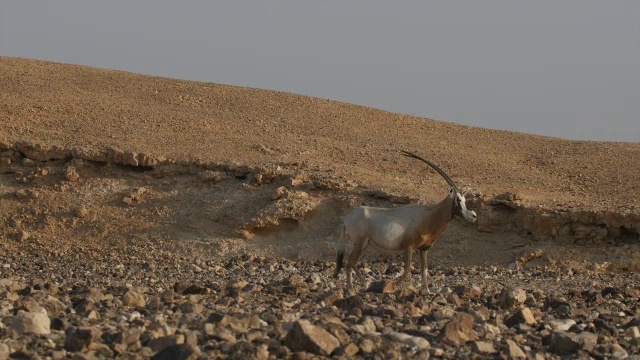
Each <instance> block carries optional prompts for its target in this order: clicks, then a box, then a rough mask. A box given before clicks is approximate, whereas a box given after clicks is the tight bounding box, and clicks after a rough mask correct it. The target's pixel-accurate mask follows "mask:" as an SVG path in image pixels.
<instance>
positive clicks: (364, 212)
mask: <svg viewBox="0 0 640 360" xmlns="http://www.w3.org/2000/svg"><path fill="white" fill-rule="evenodd" d="M401 152H402V154H403V155H405V156H408V157H411V158H414V159H418V160H420V161H422V162H424V163H426V164H427V165H429V166H431V167H432V168H433V169H434V170H436V171H437V172H438V174H440V175H441V176H442V177H443V178H444V179H445V180H446V181H447V183H448V184H449V186H450V187H451V189H450V191H449V194H448V195H447V196H446V197H445V198H444V199H443V200H441V201H440V202H438V203H436V204H430V205H423V204H411V205H405V206H402V207H398V208H391V209H387V208H378V207H370V206H359V207H356V208H354V209H353V210H351V212H349V213H348V214H347V215H346V216H345V217H344V220H343V223H342V228H341V237H342V239H340V240H339V241H340V244H339V250H338V256H337V260H336V262H337V265H336V272H335V275H334V276H335V277H336V278H337V277H338V274H339V273H340V270H341V268H342V265H343V261H344V252H345V244H346V242H347V241H352V242H353V245H354V246H353V251H352V252H351V254H350V255H349V258H348V259H347V265H346V272H347V290H348V291H349V292H353V284H352V280H351V271H352V270H354V271H355V272H356V275H357V276H358V279H359V280H360V282H361V283H362V284H363V285H364V284H365V281H364V277H363V276H362V274H361V273H360V271H357V270H356V264H357V262H358V259H359V258H360V256H362V253H363V252H364V250H365V249H366V248H367V246H369V245H370V244H371V245H373V247H374V248H376V249H377V250H382V251H385V252H389V251H391V252H399V251H404V273H403V274H402V277H401V278H400V282H404V281H406V280H407V279H408V278H409V276H410V274H411V258H412V254H413V251H414V250H416V249H418V250H419V251H420V263H421V264H422V284H423V286H424V287H425V288H426V289H427V290H428V288H429V287H428V285H429V273H428V270H427V251H429V249H430V248H431V246H432V245H433V243H434V241H436V239H437V238H438V236H440V234H441V233H442V232H443V231H444V230H445V229H446V228H447V225H448V224H449V222H450V221H451V220H452V219H453V217H454V216H456V215H457V216H461V217H463V218H464V219H466V220H468V221H470V222H474V221H476V219H477V215H476V213H475V211H472V210H468V209H467V206H466V204H465V202H466V200H465V197H464V195H463V194H462V193H461V192H460V190H458V187H457V186H456V184H455V183H454V182H453V180H451V178H450V177H449V176H448V175H447V174H445V172H444V171H442V170H441V169H440V168H439V167H438V166H436V165H435V164H434V163H432V162H430V161H428V160H425V159H423V158H421V157H419V156H418V155H415V154H412V153H410V152H407V151H401Z"/></svg>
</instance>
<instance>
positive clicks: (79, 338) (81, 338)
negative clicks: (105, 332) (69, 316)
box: [64, 327, 102, 352]
mask: <svg viewBox="0 0 640 360" xmlns="http://www.w3.org/2000/svg"><path fill="white" fill-rule="evenodd" d="M66 335H67V338H66V339H65V341H64V349H65V350H67V351H70V352H77V351H84V350H86V349H87V348H89V345H90V344H91V343H92V342H94V341H96V340H98V339H99V338H100V336H101V335H102V332H101V331H100V330H99V329H96V328H94V327H81V328H74V327H72V328H69V329H67V331H66Z"/></svg>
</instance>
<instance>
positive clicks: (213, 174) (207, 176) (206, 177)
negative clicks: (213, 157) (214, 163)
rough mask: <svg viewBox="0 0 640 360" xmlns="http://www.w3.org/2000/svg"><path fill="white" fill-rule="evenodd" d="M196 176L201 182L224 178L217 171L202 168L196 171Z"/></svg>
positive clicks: (218, 180) (216, 180)
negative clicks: (198, 171)
mask: <svg viewBox="0 0 640 360" xmlns="http://www.w3.org/2000/svg"><path fill="white" fill-rule="evenodd" d="M198 178H199V179H200V180H201V181H203V182H214V183H217V182H220V181H222V179H223V178H224V177H223V175H222V174H221V173H220V172H218V171H211V170H204V171H201V172H200V173H198Z"/></svg>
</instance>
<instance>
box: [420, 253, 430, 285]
mask: <svg viewBox="0 0 640 360" xmlns="http://www.w3.org/2000/svg"><path fill="white" fill-rule="evenodd" d="M428 251H429V250H420V264H421V266H422V286H423V287H424V288H425V289H427V291H429V269H428V267H427V255H428Z"/></svg>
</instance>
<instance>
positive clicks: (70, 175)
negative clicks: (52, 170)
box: [64, 166, 80, 182]
mask: <svg viewBox="0 0 640 360" xmlns="http://www.w3.org/2000/svg"><path fill="white" fill-rule="evenodd" d="M64 178H65V179H66V180H67V181H70V182H76V181H78V179H80V174H78V170H76V168H75V167H73V166H68V167H67V168H66V169H65V171H64Z"/></svg>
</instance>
